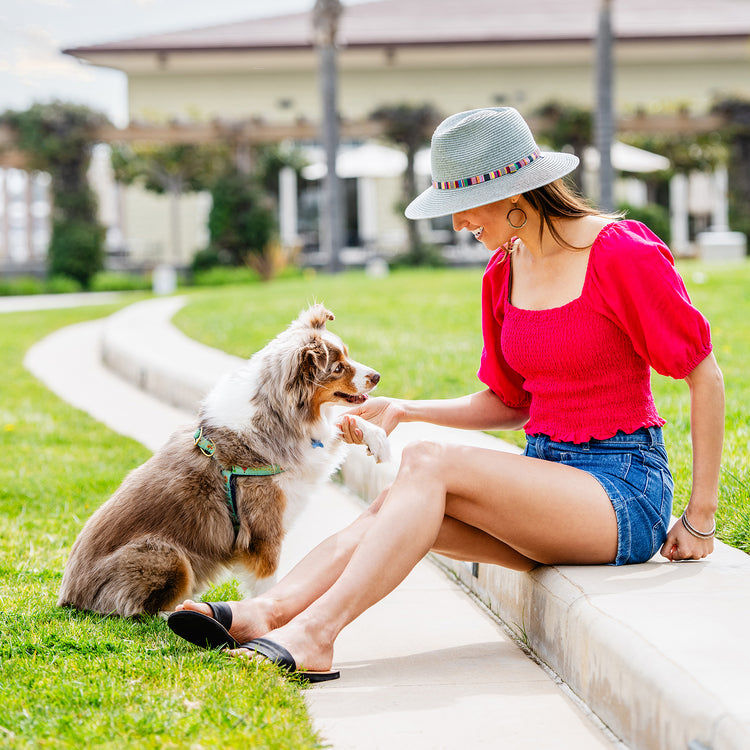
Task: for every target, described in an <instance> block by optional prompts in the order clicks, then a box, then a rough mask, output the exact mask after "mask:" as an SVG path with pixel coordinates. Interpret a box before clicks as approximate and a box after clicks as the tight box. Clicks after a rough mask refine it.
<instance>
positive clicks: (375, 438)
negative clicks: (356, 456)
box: [362, 424, 391, 464]
mask: <svg viewBox="0 0 750 750" xmlns="http://www.w3.org/2000/svg"><path fill="white" fill-rule="evenodd" d="M362 434H363V436H364V442H365V445H366V446H367V452H368V453H369V454H370V455H371V456H373V457H374V458H375V461H377V463H379V464H380V463H387V462H388V461H390V460H391V446H390V444H389V443H388V436H387V435H386V434H385V431H384V430H382V429H381V428H380V427H377V426H376V425H373V424H368V425H367V427H366V428H365V429H364V430H362Z"/></svg>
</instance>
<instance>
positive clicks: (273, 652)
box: [239, 638, 341, 682]
mask: <svg viewBox="0 0 750 750" xmlns="http://www.w3.org/2000/svg"><path fill="white" fill-rule="evenodd" d="M239 648H246V649H248V650H249V651H254V652H255V653H256V654H260V655H261V656H263V657H265V658H266V659H268V660H269V661H270V662H272V663H273V664H276V666H278V667H281V668H282V669H284V670H286V671H287V672H289V674H292V675H295V676H296V677H300V678H301V679H303V680H306V681H307V682H327V681H328V680H337V679H338V678H339V677H341V672H339V671H338V670H331V671H329V672H310V671H307V670H304V669H297V663H296V662H295V661H294V657H293V656H292V655H291V654H290V653H289V652H288V651H287V650H286V649H285V648H284V647H283V646H282V645H280V644H279V643H276V642H275V641H271V640H269V639H268V638H254V639H253V640H252V641H248V642H247V643H243V644H241V645H240V646H239Z"/></svg>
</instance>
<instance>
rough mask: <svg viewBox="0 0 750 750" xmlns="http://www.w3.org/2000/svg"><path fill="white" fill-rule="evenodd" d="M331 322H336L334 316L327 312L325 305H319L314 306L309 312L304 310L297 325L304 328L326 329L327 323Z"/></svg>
mask: <svg viewBox="0 0 750 750" xmlns="http://www.w3.org/2000/svg"><path fill="white" fill-rule="evenodd" d="M329 320H335V317H334V314H333V313H332V312H331V311H330V310H326V308H325V307H324V306H323V305H321V304H317V305H312V307H309V308H308V309H307V310H303V311H302V312H301V313H300V314H299V317H298V318H297V320H296V321H295V324H296V325H299V326H302V327H304V328H317V329H321V328H325V327H326V323H327V322H328V321H329Z"/></svg>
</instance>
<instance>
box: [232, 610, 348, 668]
mask: <svg viewBox="0 0 750 750" xmlns="http://www.w3.org/2000/svg"><path fill="white" fill-rule="evenodd" d="M300 619H301V618H296V619H295V620H292V621H291V622H290V623H288V624H287V625H284V626H283V627H281V628H278V629H277V630H272V631H270V632H268V633H265V634H264V635H263V638H264V640H268V641H272V642H273V643H275V644H278V645H280V646H283V647H284V648H285V649H286V650H287V651H288V652H289V653H290V654H291V655H292V657H293V658H294V661H295V663H296V665H297V670H298V671H308V672H326V671H328V670H330V669H331V665H332V664H333V640H332V639H331V640H328V639H326V638H325V637H323V635H322V628H319V627H314V626H313V625H312V624H305V623H303V622H299V620H300ZM229 653H230V654H231V655H232V656H238V657H241V658H263V657H261V656H258V655H257V654H256V652H255V651H253V650H251V649H247V648H237V649H233V650H231V651H229Z"/></svg>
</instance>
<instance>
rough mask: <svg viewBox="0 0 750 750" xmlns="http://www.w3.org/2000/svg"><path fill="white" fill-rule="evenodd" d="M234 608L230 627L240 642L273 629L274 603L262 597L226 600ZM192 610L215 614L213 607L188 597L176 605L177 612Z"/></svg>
mask: <svg viewBox="0 0 750 750" xmlns="http://www.w3.org/2000/svg"><path fill="white" fill-rule="evenodd" d="M226 604H227V605H228V606H229V607H230V608H231V610H232V625H231V627H230V628H229V633H230V635H231V636H232V637H233V638H234V639H235V640H236V641H237V642H238V643H246V642H247V641H250V640H252V639H253V638H260V636H262V635H265V634H266V633H268V632H269V630H272V629H273V627H274V626H275V624H276V623H275V620H274V617H273V609H274V607H273V603H272V602H269V601H267V600H264V599H263V598H262V597H256V598H254V599H246V600H243V601H239V602H226ZM180 611H192V612H200V613H201V614H203V615H206V616H208V617H212V618H213V616H214V614H213V612H212V610H211V607H209V606H208V604H205V603H203V602H194V601H193V600H192V599H186V600H185V601H184V602H183V603H182V604H178V605H177V606H176V607H175V612H180Z"/></svg>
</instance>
